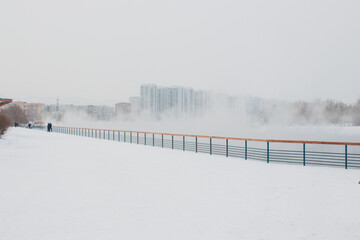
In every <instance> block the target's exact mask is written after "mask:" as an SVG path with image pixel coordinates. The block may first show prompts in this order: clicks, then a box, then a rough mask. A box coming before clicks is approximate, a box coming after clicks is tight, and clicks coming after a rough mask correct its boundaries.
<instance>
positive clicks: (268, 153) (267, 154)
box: [266, 142, 270, 163]
mask: <svg viewBox="0 0 360 240" xmlns="http://www.w3.org/2000/svg"><path fill="white" fill-rule="evenodd" d="M266 146H267V153H266V162H267V163H269V162H270V151H269V142H266Z"/></svg>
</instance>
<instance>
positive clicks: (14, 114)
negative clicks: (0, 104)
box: [0, 105, 28, 124]
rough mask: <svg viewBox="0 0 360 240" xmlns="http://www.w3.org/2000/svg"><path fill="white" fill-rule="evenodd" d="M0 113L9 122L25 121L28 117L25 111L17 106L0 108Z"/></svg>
mask: <svg viewBox="0 0 360 240" xmlns="http://www.w3.org/2000/svg"><path fill="white" fill-rule="evenodd" d="M0 114H2V115H4V116H6V117H7V118H8V119H9V120H10V122H11V124H14V123H16V122H17V123H27V122H28V119H27V117H26V115H25V112H24V111H23V110H22V109H21V108H20V107H18V106H16V105H14V106H10V107H9V108H7V109H4V110H1V112H0Z"/></svg>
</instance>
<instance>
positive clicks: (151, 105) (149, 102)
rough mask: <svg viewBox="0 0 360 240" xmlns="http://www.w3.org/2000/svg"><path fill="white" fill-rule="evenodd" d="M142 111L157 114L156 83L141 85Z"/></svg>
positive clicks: (152, 114)
mask: <svg viewBox="0 0 360 240" xmlns="http://www.w3.org/2000/svg"><path fill="white" fill-rule="evenodd" d="M140 104H141V111H142V112H144V113H148V114H151V116H153V117H155V116H156V85H155V84H146V85H142V86H141V87H140Z"/></svg>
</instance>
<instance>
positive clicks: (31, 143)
mask: <svg viewBox="0 0 360 240" xmlns="http://www.w3.org/2000/svg"><path fill="white" fill-rule="evenodd" d="M359 180H360V171H359V170H344V169H338V168H328V167H302V166H292V165H278V164H274V163H272V164H265V163H263V162H257V161H251V160H248V161H245V160H243V159H238V158H225V157H221V156H210V155H207V154H195V153H192V152H182V151H176V150H171V149H161V148H154V147H151V146H142V145H136V144H129V143H119V142H112V141H108V140H99V139H91V138H86V137H77V136H69V135H63V134H57V133H47V132H43V131H36V130H28V129H20V128H16V129H11V130H10V131H9V132H8V133H7V134H6V135H5V136H4V137H3V139H1V140H0V239H3V240H18V239H19V240H20V239H27V240H35V239H36V240H39V239H59V240H60V239H74V240H75V239H87V240H91V239H156V240H159V239H164V240H165V239H167V240H169V239H186V240H188V239H194V240H195V239H197V240H198V239H206V240H209V239H214V240H215V239H216V240H219V239H274V240H275V239H276V240H279V239H326V240H329V239H334V240H335V239H349V240H351V239H354V240H355V239H360V228H359V223H360V207H359V199H360V185H359V184H358V181H359Z"/></svg>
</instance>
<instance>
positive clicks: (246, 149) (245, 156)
mask: <svg viewBox="0 0 360 240" xmlns="http://www.w3.org/2000/svg"><path fill="white" fill-rule="evenodd" d="M245 160H247V140H245Z"/></svg>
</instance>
